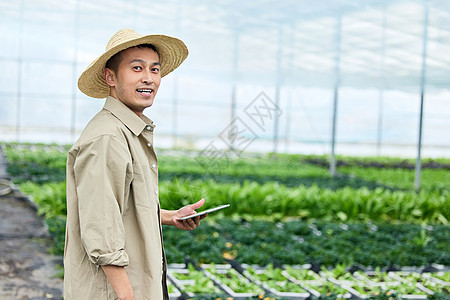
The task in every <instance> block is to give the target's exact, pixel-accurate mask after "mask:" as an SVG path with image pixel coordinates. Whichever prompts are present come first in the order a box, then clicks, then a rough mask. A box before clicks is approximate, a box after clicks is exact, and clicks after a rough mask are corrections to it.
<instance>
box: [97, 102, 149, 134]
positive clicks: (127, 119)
mask: <svg viewBox="0 0 450 300" xmlns="http://www.w3.org/2000/svg"><path fill="white" fill-rule="evenodd" d="M103 109H106V110H108V111H109V112H111V113H112V114H113V115H114V116H116V118H118V119H119V120H120V121H121V122H122V123H123V124H125V126H126V127H127V128H128V129H129V130H130V131H131V132H133V134H134V135H136V136H138V135H140V134H141V133H142V131H143V130H144V128H146V126H150V127H151V128H152V129H153V128H155V125H154V124H153V121H152V120H151V119H149V118H147V117H146V116H144V115H142V117H139V116H138V115H136V114H135V113H134V112H133V111H132V110H131V109H129V108H128V107H127V106H126V105H125V104H123V103H122V101H120V100H118V99H116V98H114V97H111V96H108V97H107V98H106V102H105V106H104V107H103Z"/></svg>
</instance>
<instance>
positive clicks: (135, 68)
mask: <svg viewBox="0 0 450 300" xmlns="http://www.w3.org/2000/svg"><path fill="white" fill-rule="evenodd" d="M133 69H134V70H136V71H140V70H142V68H141V67H139V66H134V67H133Z"/></svg>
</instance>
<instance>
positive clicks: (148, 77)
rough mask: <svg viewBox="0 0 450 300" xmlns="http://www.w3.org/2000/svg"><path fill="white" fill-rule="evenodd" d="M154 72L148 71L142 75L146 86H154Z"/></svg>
mask: <svg viewBox="0 0 450 300" xmlns="http://www.w3.org/2000/svg"><path fill="white" fill-rule="evenodd" d="M152 75H153V74H152V72H151V71H150V70H146V71H144V72H143V73H142V82H143V83H146V84H152V83H153V76H152Z"/></svg>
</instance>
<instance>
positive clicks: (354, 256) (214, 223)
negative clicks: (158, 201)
mask: <svg viewBox="0 0 450 300" xmlns="http://www.w3.org/2000/svg"><path fill="white" fill-rule="evenodd" d="M164 244H165V248H166V256H167V259H168V261H170V262H174V263H182V262H184V260H185V258H186V256H189V257H191V258H192V259H193V260H195V262H197V263H219V264H220V263H224V262H225V259H233V260H236V261H237V262H239V263H246V264H257V265H268V264H271V263H272V264H276V265H284V264H290V265H295V264H306V263H308V264H311V265H313V266H327V267H330V266H334V265H337V264H346V265H353V266H358V267H361V266H364V267H369V266H372V267H376V266H381V267H384V268H390V269H395V268H398V267H400V266H411V265H412V266H431V265H432V264H433V263H437V264H442V265H447V266H448V265H450V250H449V248H448V245H449V244H450V230H449V228H448V226H445V225H436V226H429V225H428V226H421V225H414V224H385V223H367V224H363V223H355V224H342V223H341V224H338V223H331V222H328V221H314V222H305V221H301V220H289V221H283V222H276V223H274V222H271V221H263V220H252V221H246V220H243V219H235V220H232V219H230V218H219V219H218V218H216V219H215V220H211V219H209V220H208V218H207V219H205V220H204V221H203V222H202V225H201V226H200V227H199V228H197V229H196V230H194V231H192V232H185V231H180V230H176V229H174V228H172V227H165V228H164Z"/></svg>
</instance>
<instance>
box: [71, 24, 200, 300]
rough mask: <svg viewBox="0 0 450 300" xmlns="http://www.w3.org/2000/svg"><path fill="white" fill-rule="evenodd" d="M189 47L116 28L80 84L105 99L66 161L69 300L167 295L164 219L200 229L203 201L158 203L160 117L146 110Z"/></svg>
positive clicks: (82, 88)
mask: <svg viewBox="0 0 450 300" xmlns="http://www.w3.org/2000/svg"><path fill="white" fill-rule="evenodd" d="M187 55H188V50H187V48H186V46H185V45H184V43H183V42H182V41H180V40H178V39H175V38H172V37H168V36H162V35H147V36H143V35H140V34H138V33H136V32H135V31H133V30H131V29H124V30H120V31H118V32H117V33H116V34H115V35H114V36H113V37H112V38H111V39H110V41H109V43H108V45H107V47H106V51H105V53H103V54H102V55H101V56H100V57H99V58H97V59H96V60H95V61H94V62H93V63H92V64H91V65H89V67H88V68H87V69H86V70H85V71H84V72H83V74H82V75H81V76H80V78H79V80H78V87H79V88H80V90H81V91H82V92H84V93H85V94H86V95H88V96H91V97H94V98H105V97H106V102H105V106H104V108H103V109H102V110H101V111H100V112H99V113H98V114H97V115H96V116H95V117H94V118H93V119H92V120H91V121H90V122H89V123H88V125H87V126H86V128H85V129H84V131H83V133H82V134H81V136H80V138H79V139H78V141H77V142H76V143H75V144H74V145H73V147H72V148H71V150H70V151H69V155H68V159H67V227H66V244H65V251H64V271H65V274H64V298H65V299H69V300H70V299H83V300H87V299H94V300H101V299H127V300H128V299H139V300H141V299H152V300H155V299H168V293H167V286H166V261H165V255H164V249H163V245H162V232H161V224H165V225H173V226H175V227H177V228H179V229H183V230H192V229H195V228H196V227H197V226H199V222H200V218H201V217H196V218H193V219H187V220H183V221H181V220H179V218H181V217H183V216H188V215H190V214H192V213H195V209H198V208H199V207H201V206H202V205H203V203H204V202H205V200H204V199H202V200H200V201H199V202H197V203H195V204H191V205H187V206H185V207H183V208H181V209H179V210H177V211H166V210H162V209H160V206H159V200H158V168H157V160H156V155H155V152H154V148H153V130H154V127H155V126H154V124H153V122H152V121H151V120H150V119H149V118H147V117H146V116H145V115H144V114H143V111H144V109H145V108H147V107H150V106H151V105H152V104H153V101H154V99H155V95H156V92H157V91H158V87H159V85H160V81H161V77H163V76H165V75H167V74H168V73H170V72H171V71H173V70H174V69H176V68H177V67H178V66H179V65H180V64H181V63H182V62H183V61H184V60H185V59H186V57H187Z"/></svg>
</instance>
